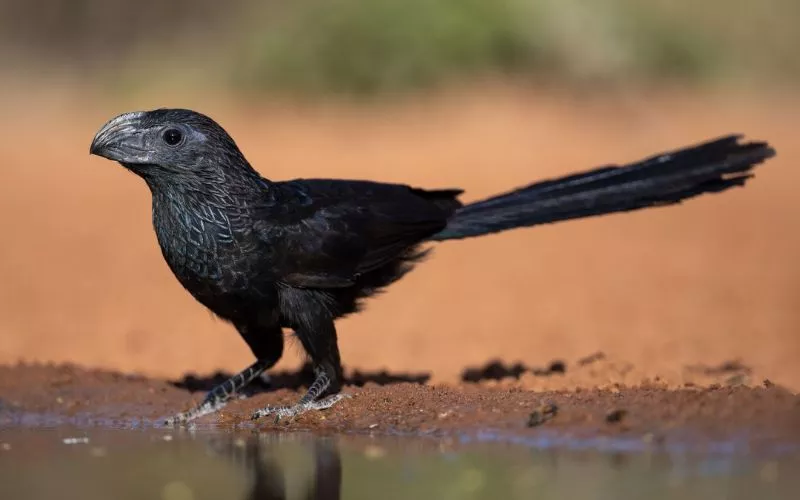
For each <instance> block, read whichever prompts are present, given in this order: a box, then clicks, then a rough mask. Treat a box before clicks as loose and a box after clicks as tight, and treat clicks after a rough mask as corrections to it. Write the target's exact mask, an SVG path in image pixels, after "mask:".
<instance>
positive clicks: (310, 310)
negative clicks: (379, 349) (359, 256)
mask: <svg viewBox="0 0 800 500" xmlns="http://www.w3.org/2000/svg"><path fill="white" fill-rule="evenodd" d="M306 306H307V308H306V310H305V311H304V314H305V315H306V316H305V321H304V322H303V323H301V324H302V326H300V327H299V328H295V333H296V334H297V337H298V338H299V339H300V342H301V343H302V344H303V348H304V349H305V350H306V352H307V353H308V354H309V355H310V356H311V361H312V362H313V363H314V375H315V378H314V382H313V383H312V384H311V386H310V387H309V388H308V391H306V393H305V395H303V397H302V398H300V400H299V401H298V402H297V403H296V404H295V405H293V406H280V407H275V408H270V407H266V408H262V409H260V410H257V411H256V412H254V413H253V415H252V416H251V418H252V419H253V420H255V419H258V418H261V417H266V416H268V415H274V416H275V421H276V422H277V421H278V420H280V419H281V418H283V417H296V416H298V415H300V414H302V413H305V412H307V411H310V410H325V409H328V408H330V407H331V406H333V405H334V404H336V403H337V402H339V401H341V400H342V399H343V398H345V397H348V396H347V395H345V394H341V393H339V389H341V384H342V379H343V373H342V362H341V359H340V357H339V347H338V345H337V343H336V327H335V326H334V324H333V319H332V318H330V317H329V316H328V315H326V314H325V312H324V308H319V307H315V306H318V304H317V303H314V302H308V303H306ZM321 397H322V399H320V398H321Z"/></svg>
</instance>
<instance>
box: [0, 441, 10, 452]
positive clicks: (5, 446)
mask: <svg viewBox="0 0 800 500" xmlns="http://www.w3.org/2000/svg"><path fill="white" fill-rule="evenodd" d="M0 449H2V450H3V451H11V445H10V444H8V443H3V444H0Z"/></svg>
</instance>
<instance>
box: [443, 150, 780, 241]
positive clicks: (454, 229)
mask: <svg viewBox="0 0 800 500" xmlns="http://www.w3.org/2000/svg"><path fill="white" fill-rule="evenodd" d="M740 138H741V136H739V135H730V136H726V137H722V138H719V139H716V140H712V141H708V142H705V143H701V144H698V145H695V146H691V147H688V148H684V149H680V150H676V151H672V152H668V153H663V154H659V155H656V156H652V157H649V158H646V159H644V160H641V161H638V162H635V163H631V164H628V165H623V166H613V165H612V166H605V167H600V168H597V169H593V170H590V171H586V172H580V173H577V174H571V175H567V176H565V177H560V178H556V179H550V180H545V181H541V182H536V183H534V184H530V185H528V186H524V187H521V188H518V189H515V190H513V191H510V192H507V193H503V194H500V195H497V196H493V197H491V198H488V199H485V200H482V201H477V202H474V203H470V204H468V205H465V206H463V207H461V208H459V209H458V210H456V211H455V213H454V214H453V216H452V217H451V218H450V220H449V221H448V224H447V227H445V229H443V230H442V231H440V232H439V233H437V234H436V235H434V236H433V237H432V238H431V239H432V240H434V241H442V240H452V239H461V238H468V237H473V236H480V235H484V234H490V233H495V232H499V231H505V230H508V229H514V228H518V227H526V226H533V225H538V224H547V223H553V222H559V221H563V220H568V219H575V218H581V217H591V216H597V215H603V214H609V213H613V212H624V211H630V210H636V209H640V208H645V207H652V206H663V205H671V204H675V203H680V202H681V201H683V200H686V199H689V198H692V197H695V196H698V195H701V194H703V193H716V192H721V191H725V190H726V189H729V188H731V187H735V186H742V185H744V184H745V182H746V181H747V180H748V179H749V178H750V177H752V176H753V173H752V169H753V168H754V167H755V166H756V165H758V164H760V163H762V162H763V161H765V160H766V159H768V158H770V157H772V156H774V155H775V150H774V149H773V148H771V147H770V146H769V145H768V144H767V143H766V142H748V143H739V139H740Z"/></svg>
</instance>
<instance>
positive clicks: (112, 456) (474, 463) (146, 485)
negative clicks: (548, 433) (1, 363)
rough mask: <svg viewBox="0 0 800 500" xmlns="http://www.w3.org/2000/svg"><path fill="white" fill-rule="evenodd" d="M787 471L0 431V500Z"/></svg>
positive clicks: (649, 491) (429, 442) (582, 489)
mask: <svg viewBox="0 0 800 500" xmlns="http://www.w3.org/2000/svg"><path fill="white" fill-rule="evenodd" d="M609 450H610V451H609ZM799 470H800V457H799V456H798V455H797V454H791V453H788V454H782V455H774V456H770V457H764V456H761V457H759V458H756V457H754V456H749V455H748V454H746V453H744V454H742V453H724V452H720V453H705V454H693V453H690V452H686V453H679V452H675V451H673V452H668V451H664V450H661V451H631V450H626V449H625V447H624V446H621V447H618V449H617V450H616V451H615V450H613V449H608V448H607V449H606V450H599V449H596V448H592V447H590V446H586V447H582V448H580V447H572V448H569V447H564V446H539V445H537V444H536V443H511V442H498V441H497V440H495V439H493V437H492V436H489V438H488V439H469V440H464V439H454V438H449V439H433V438H410V437H377V436H373V437H371V436H334V437H321V436H314V435H312V434H305V433H259V432H257V431H254V430H247V431H229V432H221V431H214V430H211V429H196V430H193V431H192V430H186V429H158V428H152V427H141V428H138V429H137V428H133V429H132V428H128V429H111V428H102V427H75V426H69V425H59V426H55V427H38V428H32V427H16V426H15V427H5V428H0V498H2V499H27V500H38V499H71V498H76V499H83V500H94V499H112V498H113V499H120V500H124V499H165V500H200V499H313V498H316V499H337V498H343V499H376V498H380V499H384V500H391V499H408V498H419V499H422V498H432V499H451V498H452V499H491V500H498V499H501V498H502V499H518V498H519V499H523V498H524V499H530V498H537V499H550V498H597V499H609V500H610V499H628V498H630V499H633V498H648V499H655V500H658V499H662V498H680V499H687V500H692V499H698V500H700V499H708V498H742V499H746V498H761V499H766V498H795V495H796V492H797V491H798V489H800V475H798V474H797V471H799Z"/></svg>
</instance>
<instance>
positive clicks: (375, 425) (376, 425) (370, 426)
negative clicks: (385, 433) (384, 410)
mask: <svg viewBox="0 0 800 500" xmlns="http://www.w3.org/2000/svg"><path fill="white" fill-rule="evenodd" d="M375 427H378V424H369V428H370V429H374V428H375Z"/></svg>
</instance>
